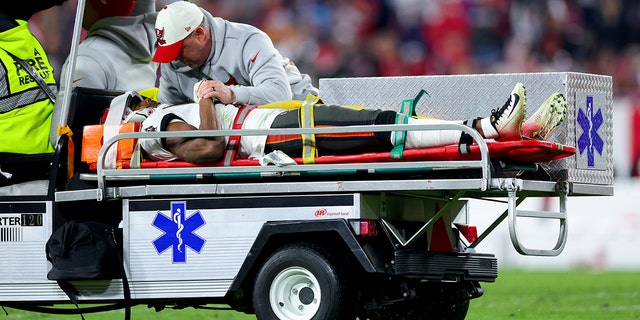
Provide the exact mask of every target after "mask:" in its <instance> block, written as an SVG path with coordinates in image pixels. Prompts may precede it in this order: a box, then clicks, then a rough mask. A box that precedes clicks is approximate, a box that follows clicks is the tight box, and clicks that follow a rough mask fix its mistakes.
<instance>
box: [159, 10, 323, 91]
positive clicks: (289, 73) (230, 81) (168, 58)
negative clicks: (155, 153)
mask: <svg viewBox="0 0 640 320" xmlns="http://www.w3.org/2000/svg"><path fill="white" fill-rule="evenodd" d="M156 36H157V39H158V48H157V49H156V52H155V54H154V56H153V61H156V62H160V63H162V65H161V78H160V86H159V92H158V99H159V100H160V102H162V103H168V104H178V103H184V102H187V101H191V100H192V97H193V88H194V85H195V84H196V83H198V82H199V81H200V80H207V81H204V82H203V83H202V85H201V86H199V87H198V88H197V90H196V95H197V97H198V98H213V99H216V100H217V101H220V102H222V103H237V104H267V103H271V102H276V101H280V100H288V99H296V100H304V98H305V97H306V95H307V94H308V93H311V94H314V95H317V94H318V90H317V89H316V88H315V87H314V86H313V85H312V83H311V78H310V77H309V76H308V75H306V74H301V73H300V71H299V70H298V68H297V67H296V66H295V65H294V64H293V63H292V62H291V61H290V60H289V59H288V58H284V57H283V56H282V55H281V54H280V53H279V52H278V50H277V49H276V48H275V47H274V45H273V43H272V41H271V39H270V38H269V36H268V35H267V34H266V33H264V32H263V31H261V30H259V29H257V28H255V27H253V26H250V25H246V24H241V23H235V22H230V21H226V20H224V19H222V18H218V17H213V16H212V15H211V14H210V13H209V12H207V11H206V10H204V9H202V8H200V7H198V6H196V5H195V4H193V3H190V2H188V1H176V2H173V3H171V4H169V5H167V6H165V7H164V8H162V9H161V10H160V11H159V12H158V18H157V20H156Z"/></svg>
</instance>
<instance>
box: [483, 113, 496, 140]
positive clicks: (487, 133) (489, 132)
mask: <svg viewBox="0 0 640 320" xmlns="http://www.w3.org/2000/svg"><path fill="white" fill-rule="evenodd" d="M480 128H482V132H483V133H484V138H485V139H495V138H498V137H499V136H500V134H499V133H498V131H497V130H496V128H494V127H493V125H492V124H491V119H490V118H489V117H487V118H482V119H480Z"/></svg>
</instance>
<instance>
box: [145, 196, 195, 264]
mask: <svg viewBox="0 0 640 320" xmlns="http://www.w3.org/2000/svg"><path fill="white" fill-rule="evenodd" d="M204 224H205V221H204V218H203V217H202V214H201V213H200V210H197V211H195V212H194V213H193V214H191V215H190V216H189V217H187V205H186V203H185V202H184V201H176V202H171V216H169V217H168V216H166V215H164V214H163V213H162V212H160V211H158V213H157V214H156V217H155V219H154V220H153V223H152V225H153V226H154V227H156V228H158V229H160V231H162V232H164V234H163V235H161V236H160V237H158V238H157V239H155V240H153V246H154V247H155V248H156V251H157V252H158V255H160V254H162V253H163V252H165V251H166V250H167V249H169V248H172V253H173V255H172V260H173V262H174V263H186V262H187V248H189V249H191V250H192V251H194V252H196V253H200V251H202V248H203V247H204V243H205V242H206V241H205V240H204V239H202V238H201V237H200V236H198V235H197V234H196V233H195V231H196V230H198V229H199V228H200V227H202V226H203V225H204Z"/></svg>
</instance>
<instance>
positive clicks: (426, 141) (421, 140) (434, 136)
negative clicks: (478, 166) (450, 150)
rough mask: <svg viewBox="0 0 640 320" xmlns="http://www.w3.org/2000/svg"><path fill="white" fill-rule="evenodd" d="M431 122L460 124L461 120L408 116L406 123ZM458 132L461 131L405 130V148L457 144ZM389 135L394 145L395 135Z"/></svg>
mask: <svg viewBox="0 0 640 320" xmlns="http://www.w3.org/2000/svg"><path fill="white" fill-rule="evenodd" d="M431 123H433V124H435V123H456V124H462V121H447V120H438V119H416V118H409V121H408V123H407V124H431ZM460 134H461V132H460V131H459V130H423V131H418V130H412V131H407V135H406V137H405V142H404V146H405V148H406V149H419V148H429V147H438V146H446V145H450V144H458V143H459V142H460ZM391 137H392V139H391V143H392V144H393V145H395V144H396V142H395V141H394V139H393V137H395V134H394V133H393V132H392V133H391Z"/></svg>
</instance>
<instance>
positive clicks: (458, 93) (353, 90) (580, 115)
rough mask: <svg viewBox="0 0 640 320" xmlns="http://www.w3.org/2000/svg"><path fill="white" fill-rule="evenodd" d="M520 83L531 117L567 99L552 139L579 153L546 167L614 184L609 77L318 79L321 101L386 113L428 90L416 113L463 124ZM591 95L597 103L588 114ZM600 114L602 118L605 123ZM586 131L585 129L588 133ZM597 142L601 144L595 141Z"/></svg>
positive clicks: (572, 178)
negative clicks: (556, 99) (554, 100)
mask: <svg viewBox="0 0 640 320" xmlns="http://www.w3.org/2000/svg"><path fill="white" fill-rule="evenodd" d="M517 82H522V83H523V84H524V85H525V87H526V89H527V108H526V111H527V114H533V113H534V112H535V110H537V109H538V107H539V106H540V105H541V104H542V103H543V102H544V101H545V100H546V98H547V97H549V96H550V95H551V94H553V93H555V92H562V93H564V94H565V96H566V97H567V109H568V110H567V111H568V114H567V119H566V121H565V123H564V124H563V125H562V127H560V128H559V129H558V130H557V131H556V133H555V134H554V135H553V136H552V137H551V138H550V139H549V140H550V141H555V142H560V143H562V144H565V145H570V146H574V147H576V148H578V154H576V156H574V157H570V158H565V159H561V160H557V161H553V162H550V163H545V164H542V165H543V166H544V167H545V169H547V171H548V172H549V173H550V174H551V176H552V178H553V179H555V180H561V179H566V180H567V181H569V182H574V183H585V184H596V185H612V184H613V149H612V148H613V124H612V121H613V97H612V92H613V81H612V78H611V77H610V76H603V75H594V74H584V73H573V72H553V73H513V74H482V75H445V76H417V77H375V78H335V79H320V82H319V83H320V93H321V97H322V98H323V99H324V101H325V102H327V103H331V104H347V105H362V106H366V107H367V108H379V109H385V110H398V109H399V107H400V104H401V102H402V100H403V99H410V98H413V97H415V96H416V94H418V92H420V90H422V89H424V90H426V91H427V92H428V93H429V95H428V96H424V97H423V98H422V99H421V100H420V102H419V103H418V105H417V106H416V112H417V114H418V115H421V116H427V117H434V118H438V119H446V120H464V119H470V118H475V117H484V116H486V115H489V114H490V112H491V110H492V109H495V108H498V107H500V106H502V105H503V104H504V102H505V101H506V100H507V98H508V97H509V93H510V92H511V90H512V89H513V87H514V85H515V84H516V83H517ZM587 97H592V101H593V104H592V107H591V109H589V110H588V111H587V110H586V108H587V107H586V103H587V102H586V99H587ZM598 114H599V115H601V116H602V123H601V124H599V123H598V119H599V118H598ZM578 121H581V122H578ZM596 126H598V128H595V127H596ZM584 128H587V129H586V131H588V132H587V133H586V134H585V129H584ZM592 129H595V131H594V130H592ZM581 137H582V139H581ZM598 138H600V139H601V140H602V145H600V144H597V143H595V142H597V139H598ZM594 139H595V140H594ZM579 164H580V165H579ZM590 164H593V165H592V166H590Z"/></svg>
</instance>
